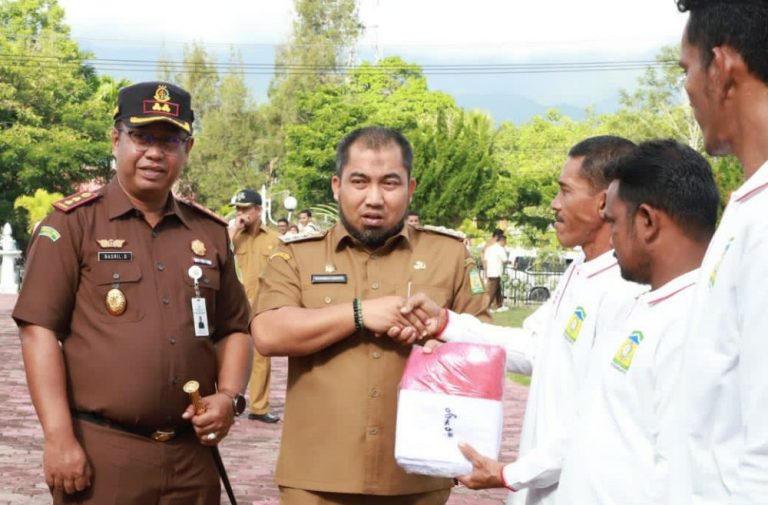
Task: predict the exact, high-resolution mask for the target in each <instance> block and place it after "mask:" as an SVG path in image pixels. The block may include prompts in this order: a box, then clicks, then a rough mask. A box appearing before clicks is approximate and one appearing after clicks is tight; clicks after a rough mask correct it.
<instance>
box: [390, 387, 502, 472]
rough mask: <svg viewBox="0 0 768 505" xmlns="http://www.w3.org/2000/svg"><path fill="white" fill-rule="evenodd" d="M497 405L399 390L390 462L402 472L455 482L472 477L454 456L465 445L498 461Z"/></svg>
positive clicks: (499, 408) (461, 458) (459, 457)
mask: <svg viewBox="0 0 768 505" xmlns="http://www.w3.org/2000/svg"><path fill="white" fill-rule="evenodd" d="M503 415H504V412H503V402H501V401H497V400H488V399H485V398H467V397H463V396H456V395H447V394H441V393H429V392H425V391H413V390H408V389H401V390H400V394H399V397H398V403H397V428H396V429H397V436H396V437H395V459H396V460H397V464H398V465H400V467H402V468H403V469H404V470H405V471H406V472H409V473H420V474H425V475H436V476H440V477H458V476H459V475H466V474H468V473H472V464H471V463H470V462H469V461H467V458H465V457H464V455H463V454H461V451H459V447H458V443H459V442H462V441H463V442H467V443H469V444H470V445H472V447H474V448H475V449H477V451H478V452H480V454H483V455H485V456H488V457H490V458H494V459H496V458H498V457H499V450H500V449H501V429H502V425H503Z"/></svg>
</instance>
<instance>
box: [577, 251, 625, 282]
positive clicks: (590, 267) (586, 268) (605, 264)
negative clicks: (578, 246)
mask: <svg viewBox="0 0 768 505" xmlns="http://www.w3.org/2000/svg"><path fill="white" fill-rule="evenodd" d="M618 264H619V263H618V261H616V256H614V255H613V249H610V250H608V251H606V252H604V253H603V254H601V255H600V256H598V257H597V258H593V259H591V260H589V261H585V262H584V263H582V264H581V265H579V268H580V270H581V272H583V273H584V275H586V276H587V278H592V277H595V276H597V275H599V274H601V273H603V272H606V271H608V270H610V269H611V268H613V267H615V266H617V265H618Z"/></svg>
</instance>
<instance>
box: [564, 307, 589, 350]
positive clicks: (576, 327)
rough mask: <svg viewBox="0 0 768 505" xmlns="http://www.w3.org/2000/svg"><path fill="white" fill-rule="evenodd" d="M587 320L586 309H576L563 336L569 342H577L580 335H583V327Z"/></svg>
mask: <svg viewBox="0 0 768 505" xmlns="http://www.w3.org/2000/svg"><path fill="white" fill-rule="evenodd" d="M586 318H587V311H585V310H584V307H576V310H574V311H573V315H572V316H571V318H570V319H569V320H568V324H567V325H566V327H565V331H564V332H563V336H564V337H565V339H566V340H567V341H568V342H571V343H573V342H576V339H578V338H579V333H581V326H582V325H583V324H584V320H585V319H586Z"/></svg>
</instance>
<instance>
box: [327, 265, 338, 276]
mask: <svg viewBox="0 0 768 505" xmlns="http://www.w3.org/2000/svg"><path fill="white" fill-rule="evenodd" d="M335 271H336V267H335V266H333V265H331V264H330V263H329V264H327V265H325V273H327V274H332V273H333V272H335Z"/></svg>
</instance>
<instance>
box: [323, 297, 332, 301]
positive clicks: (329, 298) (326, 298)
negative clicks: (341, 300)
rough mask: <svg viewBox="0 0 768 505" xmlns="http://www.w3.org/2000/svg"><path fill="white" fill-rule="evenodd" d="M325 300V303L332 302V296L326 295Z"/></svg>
mask: <svg viewBox="0 0 768 505" xmlns="http://www.w3.org/2000/svg"><path fill="white" fill-rule="evenodd" d="M323 301H324V302H325V303H331V297H330V296H326V297H325V299H324V300H323Z"/></svg>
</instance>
